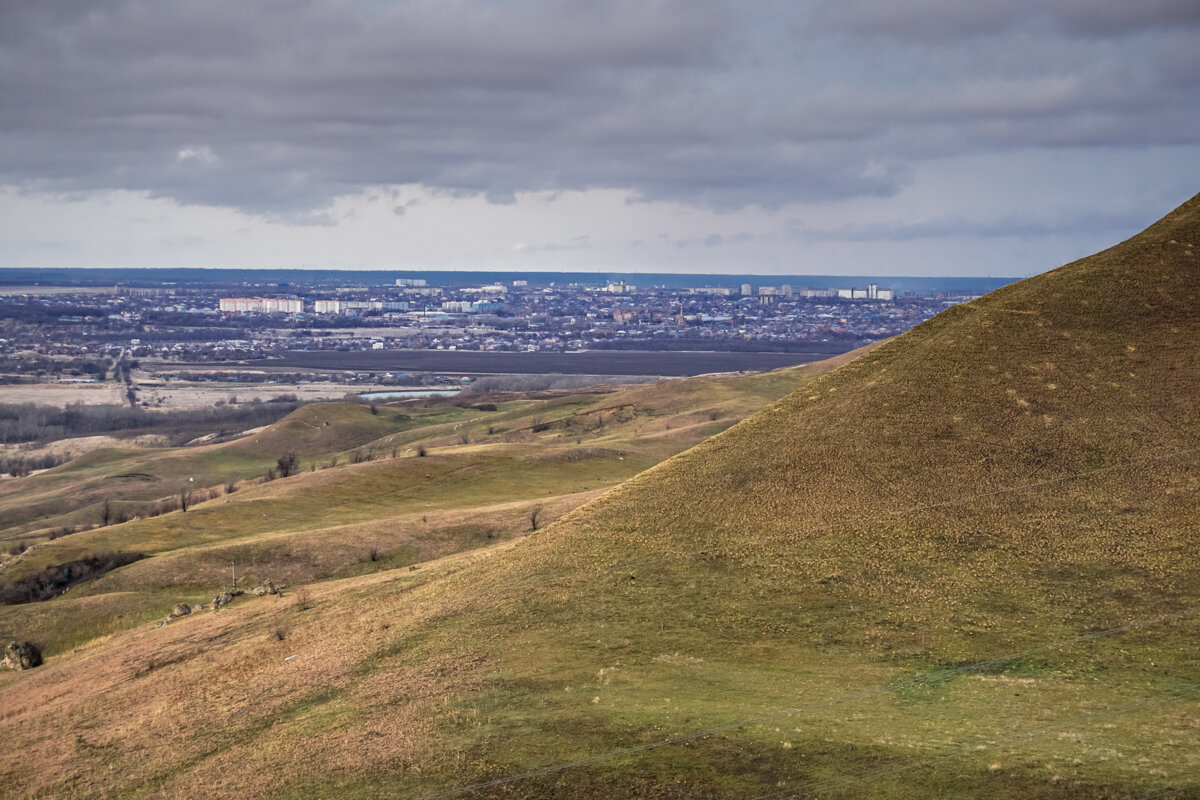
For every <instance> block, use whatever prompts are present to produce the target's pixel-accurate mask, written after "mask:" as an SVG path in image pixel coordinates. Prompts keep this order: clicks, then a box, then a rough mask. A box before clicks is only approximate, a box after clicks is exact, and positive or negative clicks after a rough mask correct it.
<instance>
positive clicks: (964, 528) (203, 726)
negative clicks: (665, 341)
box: [0, 198, 1200, 798]
mask: <svg viewBox="0 0 1200 800" xmlns="http://www.w3.org/2000/svg"><path fill="white" fill-rule="evenodd" d="M1198 248H1200V198H1195V199H1193V200H1191V201H1189V202H1188V203H1186V204H1185V205H1184V206H1182V207H1180V208H1179V209H1177V210H1176V211H1175V212H1173V213H1171V214H1169V215H1168V216H1167V217H1165V218H1164V219H1163V220H1162V221H1160V222H1159V223H1157V224H1156V225H1154V226H1152V227H1151V228H1150V229H1148V230H1147V231H1145V232H1144V233H1142V234H1140V235H1139V236H1136V237H1134V238H1133V239H1131V240H1129V241H1127V242H1125V243H1123V244H1121V245H1118V246H1116V247H1114V248H1112V249H1110V250H1106V251H1104V252H1102V253H1099V254H1097V255H1095V256H1092V257H1090V258H1086V259H1083V260H1081V261H1078V262H1075V263H1073V264H1069V265H1067V266H1064V267H1061V268H1059V269H1057V270H1054V271H1052V272H1049V273H1046V274H1044V275H1040V276H1038V277H1036V278H1032V279H1030V280H1027V281H1023V282H1021V283H1019V284H1015V285H1012V286H1009V287H1006V288H1005V289H1002V290H1000V291H998V292H995V293H993V294H991V295H988V296H987V297H984V298H981V299H980V300H978V301H975V302H973V303H969V304H965V305H963V306H958V307H955V308H952V309H950V310H949V311H947V312H945V313H944V314H941V315H939V316H938V317H936V318H934V319H932V320H930V321H929V322H927V323H925V324H923V325H921V326H919V327H917V328H915V329H913V330H912V331H910V332H909V333H908V334H905V335H903V336H901V337H898V338H896V339H894V340H892V341H890V342H887V343H885V344H883V345H881V346H879V347H878V348H875V349H874V350H872V351H870V352H868V353H865V354H860V355H859V356H858V357H857V358H855V359H854V360H851V361H849V363H846V364H845V365H844V366H841V367H840V368H839V369H837V370H835V371H833V372H830V373H828V374H826V375H824V376H823V377H817V378H816V379H815V380H811V381H810V382H806V383H805V384H804V385H803V386H801V387H800V388H799V389H798V390H797V391H794V392H792V393H791V394H788V395H787V396H786V397H783V398H782V399H780V400H779V401H778V402H775V403H774V404H773V405H770V406H769V407H767V408H766V409H764V410H763V411H761V412H759V413H757V414H755V415H753V416H751V417H750V418H749V419H747V420H745V421H744V422H741V423H739V424H737V425H734V426H733V427H732V428H730V429H728V430H726V431H724V432H723V433H719V434H717V435H715V436H712V437H711V438H707V439H705V440H704V441H702V442H700V443H699V444H697V445H696V446H695V447H692V448H691V449H689V450H687V451H686V452H683V453H682V454H680V455H677V456H674V457H671V458H667V459H666V460H663V461H661V463H657V465H655V466H649V467H648V468H647V469H644V470H643V471H641V472H640V473H639V474H637V475H636V477H632V478H630V479H628V480H625V481H624V482H623V483H621V485H620V486H619V487H617V488H615V489H613V490H611V491H608V492H605V493H603V494H601V495H600V496H598V497H596V498H595V499H591V500H590V501H589V502H586V503H584V504H582V505H578V506H575V507H574V509H573V510H571V511H569V512H568V513H566V514H564V515H563V516H562V517H561V518H559V519H557V521H556V522H554V523H553V524H552V525H549V526H548V527H546V528H545V529H543V530H541V531H538V532H537V533H535V534H532V535H529V536H526V537H524V538H522V539H520V540H519V541H518V540H510V541H505V542H502V543H501V544H498V545H493V546H490V547H482V548H477V549H471V550H468V551H460V552H458V553H455V554H449V555H445V556H444V557H443V558H440V559H438V560H436V561H431V562H426V563H425V564H424V565H423V566H422V568H421V569H419V570H417V571H411V570H409V569H407V568H404V569H399V570H386V571H381V572H378V573H375V574H371V575H361V576H348V577H345V578H341V579H335V580H328V581H325V582H322V583H319V584H314V585H313V586H312V587H311V590H312V593H311V598H310V601H309V602H307V603H304V604H300V605H297V604H295V603H294V602H293V601H292V600H290V599H288V598H286V597H285V598H261V599H253V600H247V601H245V602H242V603H240V604H237V605H235V606H234V607H232V608H231V609H229V610H228V611H225V612H221V613H220V614H205V615H202V616H199V617H196V618H189V619H185V620H183V621H181V622H179V623H176V624H173V625H171V626H168V627H166V628H162V629H158V630H152V629H147V628H146V627H141V628H138V629H136V630H130V631H126V632H123V633H120V634H118V635H115V636H113V637H112V638H111V639H108V640H106V641H96V642H93V643H92V644H91V645H90V646H89V647H87V648H85V649H83V650H81V652H78V653H64V654H63V655H61V656H60V657H58V658H55V659H52V661H51V663H50V664H48V665H47V666H46V667H43V668H40V669H39V670H36V671H34V672H32V673H28V674H22V675H8V676H3V677H0V697H3V707H4V708H5V709H6V710H5V712H4V713H3V714H2V715H0V731H2V735H3V736H4V737H5V741H7V742H9V743H10V745H11V746H12V747H13V748H16V749H18V750H20V751H21V752H22V753H23V755H24V758H23V759H22V760H21V761H20V762H12V763H8V764H5V765H3V766H0V781H3V785H5V786H6V787H8V788H9V789H11V790H12V791H13V793H14V794H15V795H17V796H62V795H67V796H71V795H74V796H80V797H99V796H121V797H161V796H167V797H191V796H196V795H198V794H205V795H208V796H238V797H280V798H285V797H295V798H300V797H322V796H325V797H329V796H337V797H351V798H360V797H361V798H368V797H414V798H421V797H428V798H433V797H470V798H483V797H489V798H490V797H514V798H517V797H522V798H523V797H534V798H559V797H574V798H600V797H656V798H684V797H687V798H693V797H706V798H758V797H833V798H851V797H855V798H856V797H864V796H870V797H886V798H916V797H930V796H937V797H961V798H974V797H1022V798H1052V797H1053V798H1058V797H1075V798H1116V797H1200V784H1198V783H1196V781H1197V778H1196V776H1197V775H1200V666H1198V664H1200V659H1198V656H1200V646H1198V645H1197V641H1198V640H1200V639H1198V634H1200V561H1197V559H1196V557H1195V553H1196V548H1197V545H1198V544H1200V511H1198V509H1200V506H1198V504H1197V492H1198V491H1200V463H1198V459H1197V456H1198V455H1200V407H1198V406H1200V358H1197V345H1196V343H1197V342H1198V341H1200V314H1198V313H1197V309H1198V308H1200V265H1198V263H1197V256H1196V255H1195V253H1196V250H1197V249H1198ZM668 386H670V385H669V384H668ZM692 387H693V388H694V389H695V393H694V398H695V399H693V400H689V401H687V402H683V401H680V406H679V408H678V409H676V410H674V411H673V413H672V414H671V415H670V416H669V417H668V419H670V420H672V422H670V423H668V422H666V421H665V420H661V419H660V420H659V424H656V425H653V426H647V429H642V430H640V431H639V440H641V441H645V442H655V441H670V440H671V437H670V434H671V433H672V432H674V431H675V430H687V431H693V432H694V435H695V441H700V439H701V438H703V437H702V436H701V435H700V433H701V432H703V433H711V432H712V431H711V430H710V429H708V427H707V426H706V425H705V420H706V417H707V414H706V409H707V408H708V407H709V406H717V407H719V406H720V405H721V401H720V400H719V399H718V398H719V396H720V395H719V391H718V390H717V388H716V387H715V386H713V387H707V386H697V385H694V384H693V385H692ZM632 391H633V392H644V393H647V398H649V397H652V396H653V393H654V392H658V391H666V390H665V389H663V388H661V387H650V388H646V389H637V390H632ZM709 398H713V399H711V400H710V399H709ZM696 400H703V401H705V402H702V403H700V404H697V403H696ZM628 402H631V401H630V400H629V399H628V398H621V399H619V400H617V399H613V400H612V401H611V402H606V401H602V400H597V401H596V402H594V403H590V404H585V403H580V404H579V405H576V406H573V407H567V406H566V405H564V407H563V408H543V409H541V410H539V412H538V416H539V422H538V423H537V424H534V423H533V420H532V418H529V417H527V418H526V419H528V421H529V428H528V430H526V429H525V428H524V426H523V425H518V424H517V419H516V418H515V417H514V418H512V419H511V422H510V423H509V424H512V425H514V426H515V427H516V428H518V430H512V431H509V433H510V434H513V435H514V440H513V441H510V442H507V443H505V444H504V445H503V446H504V447H524V446H527V445H528V444H529V443H530V442H529V441H528V440H526V439H525V437H531V438H532V440H533V441H541V440H538V439H537V438H536V437H539V436H540V437H545V436H547V435H548V434H549V435H550V436H556V435H557V436H560V437H563V438H562V439H561V440H562V441H573V440H570V439H567V437H570V436H574V437H576V438H577V439H578V440H579V442H580V443H579V444H575V445H574V446H575V447H583V444H582V442H583V441H585V440H587V441H588V447H589V448H596V449H597V450H601V451H603V450H606V449H608V448H611V447H613V444H611V443H606V442H604V441H603V439H604V436H605V435H608V434H607V433H605V430H606V429H605V428H604V427H601V428H600V429H598V431H594V432H589V433H584V432H583V431H584V428H585V420H584V419H583V418H582V417H584V416H587V415H586V414H583V412H585V411H588V412H591V411H598V410H602V409H608V411H607V414H608V415H610V418H611V419H613V420H616V419H617V418H618V415H619V414H624V413H625V412H623V411H622V409H624V408H626V407H627V406H626V403H628ZM632 402H633V406H634V408H639V407H640V406H639V405H638V403H639V402H644V403H652V402H654V401H652V400H650V399H645V400H642V401H636V400H635V401H632ZM659 403H660V405H662V404H664V403H667V401H665V400H661V401H659ZM718 416H719V414H718ZM550 419H552V420H553V423H554V425H556V426H559V427H557V428H553V429H550V430H542V431H538V432H534V430H533V429H534V428H540V426H541V425H542V424H544V423H545V422H546V421H547V420H550ZM480 424H482V423H480ZM613 424H617V423H613ZM619 424H620V425H628V424H636V423H633V422H632V421H629V422H624V423H619ZM668 424H670V425H671V426H672V427H671V430H668V428H667V426H668ZM571 426H574V429H573V430H572V428H571ZM676 426H678V428H677V427H676ZM568 431H570V433H568ZM576 431H578V433H576ZM395 435H396V436H397V437H398V438H397V441H405V439H404V437H406V436H407V435H408V434H406V433H404V432H400V433H398V434H395ZM442 435H445V436H452V435H453V431H452V430H448V431H446V432H445V434H442ZM492 435H495V434H492ZM613 435H615V434H613ZM588 436H594V437H595V439H594V441H593V440H588V439H587V437H588ZM646 446H651V445H646ZM450 447H451V449H453V448H454V447H456V446H454V445H451V446H450ZM461 447H462V448H463V451H464V452H476V453H481V454H484V453H489V452H490V450H491V448H492V447H493V445H491V444H489V443H488V442H486V441H484V442H479V443H471V444H466V445H461ZM544 452H545V451H543V450H540V449H539V450H536V451H534V453H532V454H527V455H524V456H521V457H520V458H517V459H516V460H514V461H511V462H508V463H507V464H506V463H502V462H501V463H496V464H494V465H492V466H491V467H488V466H486V465H484V462H483V461H480V462H473V463H477V464H478V465H480V466H478V467H477V468H478V469H480V470H482V472H481V473H480V476H481V477H479V478H474V477H473V478H472V479H471V480H470V481H469V483H470V484H471V485H479V486H482V487H487V486H489V485H492V483H491V482H492V481H495V482H497V483H502V482H503V481H504V480H516V477H515V475H510V473H512V472H513V471H514V470H515V469H517V465H518V464H520V465H528V466H531V467H533V469H534V470H535V473H536V474H538V475H539V477H538V480H549V479H550V478H549V477H547V476H550V475H555V476H557V475H561V476H563V477H564V480H566V481H568V482H569V483H571V488H572V489H573V490H575V491H577V492H583V491H584V487H583V486H580V485H578V484H575V483H572V482H571V481H572V480H573V479H572V478H570V477H569V476H571V475H572V474H573V473H572V472H571V469H572V468H571V467H570V466H569V464H572V463H574V462H570V461H568V460H566V459H565V458H564V460H563V461H560V462H553V464H554V466H546V465H545V463H544V460H550V459H553V458H554V456H553V455H552V454H550V453H545V454H544V455H543V453H544ZM655 452H658V453H659V454H661V455H666V454H667V453H666V451H665V450H664V451H655ZM456 457H457V456H456ZM480 457H481V458H482V456H480ZM595 457H596V459H598V460H603V458H604V456H603V455H600V454H596V455H595ZM584 458H585V461H586V460H587V459H590V458H591V456H585V457H584ZM656 460H657V459H656V458H647V459H646V461H647V462H653V461H656ZM411 461H413V462H414V463H420V459H411ZM379 463H380V464H381V465H382V466H375V467H374V469H381V470H401V473H400V474H406V475H407V474H408V473H404V472H403V470H404V469H408V467H401V466H399V465H395V466H393V464H392V462H391V461H386V462H379ZM360 466H361V467H368V468H371V465H360ZM639 466H641V464H639ZM540 469H545V472H543V473H537V470H540ZM446 470H447V472H446V475H447V476H448V477H447V478H446V480H452V478H451V477H449V476H453V475H458V474H460V473H459V472H458V468H457V467H455V466H453V465H449V464H448V465H447V466H446ZM489 470H491V471H489ZM344 474H345V475H350V474H351V473H348V472H347V473H344ZM372 474H374V473H372ZM380 474H382V473H380ZM422 474H423V473H422ZM431 474H432V473H431ZM484 475H487V476H492V477H483V476H484ZM323 477H324V473H315V474H314V476H313V477H312V478H311V479H312V480H314V481H317V480H319V479H322V478H323ZM415 477H416V476H414V475H409V476H408V478H406V479H405V480H398V481H395V482H393V483H392V484H390V485H400V484H404V483H405V482H406V481H409V482H411V480H412V479H413V478H415ZM364 479H365V476H364ZM613 479H614V480H615V476H614V477H613ZM329 480H330V481H331V483H330V486H331V487H333V490H332V495H331V497H336V496H339V495H343V494H344V495H345V496H346V497H351V496H354V497H357V498H358V500H359V502H368V501H371V499H372V498H380V499H379V500H378V502H381V503H385V504H393V503H394V504H395V505H394V506H390V507H394V508H395V509H396V510H397V512H398V513H417V512H419V511H421V510H422V509H421V508H420V507H419V506H414V505H412V504H413V503H414V502H418V503H419V502H429V503H432V504H433V506H434V507H438V506H437V504H438V502H439V501H438V499H437V498H438V494H437V493H436V492H433V493H430V495H429V498H428V499H421V498H422V495H421V494H420V493H418V494H416V495H414V496H413V497H412V498H409V499H406V498H404V497H400V498H390V497H389V498H381V493H380V492H379V491H378V490H377V489H376V488H375V487H374V486H373V485H366V486H365V487H364V489H363V493H362V494H361V496H360V495H355V494H354V482H353V481H349V480H344V479H341V478H338V479H336V480H335V479H334V478H332V477H331V478H329ZM289 481H293V483H292V484H291V485H292V486H293V487H296V488H295V489H294V491H293V490H289V491H288V492H286V493H285V494H284V495H282V496H280V497H278V498H273V497H272V496H268V495H267V494H264V495H263V496H262V497H261V498H259V497H257V496H256V497H254V498H252V499H253V500H254V501H255V502H259V501H260V500H261V501H262V502H276V503H277V505H275V506H272V508H273V509H275V510H274V511H272V514H275V513H278V514H281V515H283V514H285V510H286V508H288V507H289V506H290V505H293V504H300V503H302V502H303V500H302V498H303V497H306V496H309V492H308V491H306V490H305V488H304V487H307V486H309V484H302V483H301V482H300V481H297V480H296V479H289ZM590 488H592V489H594V488H595V487H590ZM263 491H264V492H267V493H268V494H269V493H270V492H273V491H274V490H273V488H270V486H269V485H268V488H267V489H264V490H263ZM312 491H313V492H315V491H317V486H316V485H315V484H314V485H313V486H312ZM508 491H509V494H511V493H512V487H509V488H508ZM483 492H484V494H485V495H486V497H484V498H483V499H482V500H483V502H488V503H492V502H496V495H491V494H487V490H486V489H485V490H483ZM240 494H241V493H239V495H240ZM497 494H503V492H498V493H497ZM579 496H581V497H582V496H583V495H579ZM302 516H303V514H300V513H297V515H296V518H295V519H293V520H292V521H290V522H289V523H288V526H289V527H290V528H294V527H296V526H297V525H300V524H301V521H300V520H301V517H302ZM244 518H245V519H248V515H245V517H244ZM351 523H352V524H356V523H353V521H351ZM246 524H247V525H249V524H250V523H249V522H247V523H246ZM255 524H256V525H257V524H258V523H255ZM326 524H328V523H327V522H326ZM317 528H318V523H316V522H315V521H314V523H313V525H312V528H311V529H317ZM306 530H309V529H306ZM267 533H269V531H267V530H266V528H263V529H262V530H259V531H258V532H257V534H256V535H266V534H267ZM304 535H308V534H307V533H305V534H304ZM152 561H153V560H151V561H148V562H139V563H138V564H134V565H131V566H129V567H125V568H123V569H122V570H121V571H119V572H117V573H113V577H114V578H115V577H116V576H117V575H119V574H120V573H121V572H125V571H127V570H128V571H130V574H133V570H135V569H138V568H140V565H141V564H143V563H146V564H150V563H152ZM148 581H149V582H151V583H152V582H153V581H152V580H150V579H148ZM114 588H115V587H114ZM58 602H63V601H62V600H56V601H52V603H58ZM68 602H72V603H77V604H79V607H80V608H81V609H82V608H83V607H84V606H86V605H87V604H88V603H89V602H96V603H100V602H104V603H108V604H110V606H111V607H112V608H113V609H114V610H116V609H119V608H120V603H121V602H123V600H122V599H121V598H120V596H118V595H117V594H116V593H115V592H109V593H107V594H103V595H98V596H97V597H96V599H95V600H93V599H92V598H90V597H76V598H72V599H71V600H70V601H68ZM44 605H49V604H44ZM109 613H111V612H109Z"/></svg>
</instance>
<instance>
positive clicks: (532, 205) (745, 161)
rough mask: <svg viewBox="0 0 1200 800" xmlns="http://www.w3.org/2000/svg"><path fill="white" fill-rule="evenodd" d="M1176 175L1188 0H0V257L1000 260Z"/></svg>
mask: <svg viewBox="0 0 1200 800" xmlns="http://www.w3.org/2000/svg"><path fill="white" fill-rule="evenodd" d="M1197 192H1200V2H1197V1H1196V0H1137V1H1136V2H1135V1H1134V0H903V2H901V1H900V0H812V1H811V2H805V1H804V0H782V1H781V2H752V1H751V0H734V1H731V2H721V1H720V0H711V1H705V0H631V1H630V2H596V0H578V1H571V0H504V1H503V2H501V1H500V0H492V1H491V2H484V1H472V0H427V1H421V2H384V1H383V0H258V1H256V2H246V0H204V1H203V2H197V1H195V0H130V1H128V2H122V1H120V0H114V1H111V2H106V1H105V0H86V1H85V0H78V1H77V2H68V1H65V0H29V1H28V2H26V1H24V0H0V266H9V267H42V266H45V267H69V266H94V267H101V266H103V267H119V266H137V267H153V266H200V267H203V266H221V267H353V268H381V269H420V268H438V269H447V268H455V267H462V268H473V269H488V268H496V269H529V270H596V271H630V272H634V271H639V270H644V271H662V272H754V273H783V274H805V273H823V274H827V273H849V274H875V275H887V274H896V275H900V274H905V275H946V274H950V275H996V276H1000V275H1006V276H1024V275H1027V274H1031V273H1035V272H1040V271H1043V270H1045V269H1048V268H1051V267H1054V266H1057V265H1059V264H1061V263H1064V262H1066V261H1069V260H1072V259H1074V258H1077V257H1080V256H1083V255H1087V254H1089V253H1091V252H1094V251H1096V250H1098V249H1102V248H1103V247H1106V246H1108V245H1110V244H1114V243H1116V242H1117V241H1120V240H1121V239H1124V238H1126V237H1128V236H1129V235H1131V234H1133V233H1135V232H1137V231H1138V230H1140V229H1141V228H1143V227H1145V226H1146V225H1147V224H1149V223H1150V222H1152V221H1153V220H1155V219H1157V218H1158V217H1160V216H1162V215H1163V214H1164V213H1166V212H1167V211H1169V210H1170V209H1171V208H1173V207H1174V206H1176V205H1178V204H1179V203H1181V202H1183V201H1184V200H1186V199H1187V198H1189V197H1190V196H1192V195H1193V194H1195V193H1197Z"/></svg>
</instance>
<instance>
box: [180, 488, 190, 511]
mask: <svg viewBox="0 0 1200 800" xmlns="http://www.w3.org/2000/svg"><path fill="white" fill-rule="evenodd" d="M191 505H192V490H191V489H188V488H186V487H184V488H183V489H180V490H179V510H180V511H187V510H188V508H190V507H191Z"/></svg>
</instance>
